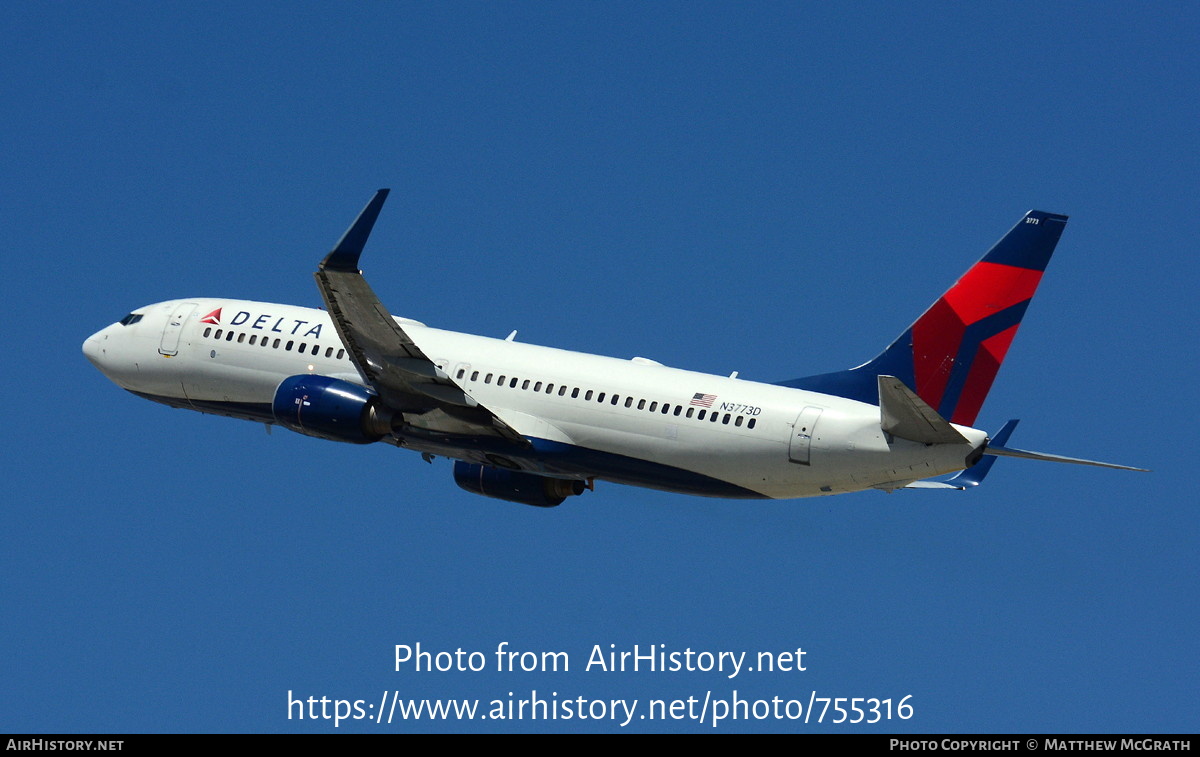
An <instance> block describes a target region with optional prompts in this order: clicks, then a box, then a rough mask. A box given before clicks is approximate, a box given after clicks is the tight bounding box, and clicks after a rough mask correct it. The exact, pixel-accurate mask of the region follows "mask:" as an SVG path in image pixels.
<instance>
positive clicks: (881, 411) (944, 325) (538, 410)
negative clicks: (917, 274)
mask: <svg viewBox="0 0 1200 757" xmlns="http://www.w3.org/2000/svg"><path fill="white" fill-rule="evenodd" d="M387 192H388V190H386V189H381V190H379V191H378V192H377V193H376V194H375V196H374V197H373V198H372V199H371V201H370V202H369V203H368V204H367V206H366V207H365V208H364V209H363V211H362V213H360V214H359V216H358V218H357V219H356V220H355V221H354V223H353V224H352V225H351V226H350V228H349V229H348V230H347V231H346V233H345V235H344V236H343V237H342V238H341V240H340V241H339V242H338V243H337V245H336V246H335V247H334V249H333V251H332V252H331V253H329V255H328V256H327V257H326V258H325V259H324V260H323V261H322V262H321V264H320V266H319V270H318V271H317V274H316V279H317V286H318V288H319V289H320V291H321V295H322V297H323V298H324V300H325V305H326V309H325V310H316V309H312V308H304V307H296V306H292V305H279V304H273V303H266V302H251V301H244V300H228V299H212V298H198V297H197V298H188V299H182V300H170V301H167V302H160V303H158V304H155V305H148V306H146V307H143V308H138V309H137V310H134V311H133V312H131V313H130V314H129V315H127V316H125V317H124V318H122V319H121V320H120V321H119V322H118V323H114V324H112V325H111V326H108V327H107V328H104V329H102V330H100V331H99V332H97V333H95V334H93V335H92V336H90V337H88V339H87V340H86V341H85V342H84V344H83V352H84V354H85V355H86V356H87V357H88V359H89V360H91V361H92V363H94V364H95V365H96V367H97V368H99V369H100V370H101V371H102V372H103V373H104V374H105V375H106V376H108V377H109V378H110V379H112V381H114V382H115V383H116V384H117V385H119V386H121V387H122V388H124V389H127V390H129V391H130V392H133V393H134V394H137V395H138V396H141V397H145V398H146V399H150V400H154V401H156V402H161V403H163V404H166V405H171V406H173V407H180V408H187V409H190V410H199V411H201V412H205V413H216V414H220V415H227V416H231V417H234V418H243V419H246V420H252V421H258V422H262V423H267V424H273V425H280V426H284V427H286V428H289V429H291V430H293V431H297V432H299V433H301V434H306V435H308V436H315V437H319V438H322V439H330V440H335V441H342V442H353V443H358V444H367V443H372V442H380V441H382V442H387V443H389V444H394V445H396V446H398V447H404V448H408V449H412V450H416V451H418V452H420V453H422V454H423V455H424V456H425V457H426V458H427V459H432V457H433V456H441V457H446V458H450V459H453V460H454V479H455V481H456V482H457V483H458V484H459V486H461V487H463V488H464V489H467V490H468V491H471V492H475V493H478V494H484V495H488V496H492V497H497V498H499V499H504V500H509V501H514V502H520V503H524V504H529V505H538V506H542V507H550V506H554V505H558V504H560V503H562V502H563V500H564V499H566V498H567V497H568V496H573V495H578V494H581V493H582V492H583V491H584V490H585V489H589V488H592V486H593V484H594V482H595V481H597V480H601V481H611V482H616V483H620V484H629V485H633V486H645V487H650V488H654V489H662V490H666V491H674V492H685V493H688V494H698V495H704V496H712V497H740V498H792V497H809V496H818V495H823V494H839V493H843V492H852V491H860V490H863V489H871V488H874V489H882V490H888V491H890V490H894V489H899V488H953V489H962V488H966V487H968V486H973V485H975V484H978V483H979V481H980V480H982V478H983V476H984V475H985V474H986V473H987V471H988V467H989V466H990V465H991V463H992V462H993V459H994V456H997V455H1001V456H1013V457H1025V458H1034V459H1040V460H1051V461H1056V462H1070V463H1084V464H1088V465H1099V466H1103V467H1111V468H1126V469H1128V470H1141V469H1137V468H1127V466H1120V465H1113V464H1110V463H1099V462H1094V461H1089V460H1079V459H1075V458H1065V457H1060V456H1057V455H1047V454H1044V453H1038V452H1029V451H1024V450H1017V449H1012V448H1010V447H1007V446H1005V444H1006V443H1007V439H1008V435H1009V433H1011V431H1012V427H1013V426H1014V425H1015V423H1016V422H1015V421H1010V422H1009V423H1008V424H1006V425H1005V427H1004V428H1003V429H1002V430H1001V431H1000V433H998V434H997V435H996V437H995V438H991V439H989V438H988V435H987V434H986V433H984V432H983V431H980V430H978V429H975V428H972V427H971V424H972V423H974V421H975V417H976V415H977V414H978V412H979V410H980V407H981V406H982V404H983V401H984V398H985V397H986V396H987V393H988V390H989V389H990V388H991V385H992V381H993V379H994V378H995V376H996V372H997V370H998V369H999V368H1000V364H1001V362H1002V361H1003V360H1004V356H1005V353H1006V352H1007V351H1008V348H1009V345H1010V344H1011V342H1012V339H1013V336H1014V335H1015V334H1016V332H1017V327H1018V326H1019V325H1020V322H1021V318H1022V316H1023V315H1024V314H1025V309H1026V307H1027V306H1028V305H1029V302H1030V299H1031V298H1032V297H1033V294H1034V291H1035V290H1036V289H1037V286H1038V283H1039V282H1040V280H1041V278H1042V273H1043V271H1044V270H1045V269H1046V264H1047V262H1048V261H1049V259H1050V255H1051V253H1052V252H1053V251H1054V248H1055V246H1056V245H1057V243H1058V239H1059V236H1060V235H1061V234H1062V232H1063V228H1064V226H1065V224H1066V221H1067V218H1066V216H1061V215H1054V214H1052V213H1043V212H1040V211H1030V212H1029V213H1027V214H1026V215H1025V217H1024V218H1022V219H1021V220H1020V221H1018V222H1017V225H1016V226H1014V227H1013V228H1012V230H1011V231H1009V232H1008V234H1006V235H1005V236H1004V237H1003V238H1002V239H1001V240H1000V241H999V242H997V243H996V245H995V246H994V247H993V248H992V249H991V250H990V251H989V252H988V253H987V254H986V255H985V256H984V257H983V259H982V260H980V261H979V262H978V263H976V264H975V265H974V266H973V267H972V268H971V269H970V270H968V271H967V273H966V274H965V275H964V276H963V277H962V278H961V279H959V280H958V282H957V283H955V284H954V285H953V286H952V287H951V288H950V289H949V290H948V291H947V292H946V293H945V294H944V295H942V297H940V298H939V299H938V300H937V302H935V303H934V304H933V305H932V306H931V307H930V308H929V309H928V310H927V311H925V313H924V314H923V315H921V317H920V318H918V319H917V321H916V322H915V323H914V324H913V325H912V326H911V327H910V328H909V329H908V330H906V331H905V332H904V333H903V334H901V335H900V337H899V338H897V339H896V341H894V342H893V343H892V344H891V345H890V346H889V347H888V348H887V349H885V350H884V351H883V352H882V353H880V355H879V356H878V357H876V358H875V359H873V360H871V361H869V362H867V363H865V364H863V365H861V366H859V367H857V368H851V369H849V370H844V371H839V372H836V373H827V374H822V375H819V376H810V377H808V378H801V379H795V380H791V381H783V382H779V383H776V384H764V383H757V382H753V381H745V380H741V379H738V378H737V377H736V375H735V376H729V377H725V376H713V375H708V374H703V373H695V372H692V371H685V370H679V369H676V368H669V367H667V366H664V365H661V364H659V363H657V362H655V361H653V360H647V359H644V358H633V359H632V360H621V359H617V358H609V357H600V356H597V355H588V354H583V353H578V352H568V351H565V350H559V349H553V348H550V347H538V346H534V345H529V344H523V343H519V342H516V341H514V340H513V339H512V338H511V336H510V338H508V339H492V338H488V337H482V336H472V335H469V334H460V333H455V332H451V331H443V330H440V329H436V328H431V327H429V326H426V325H425V324H423V323H420V322H417V321H413V320H408V319H405V318H397V317H394V316H392V315H390V314H389V313H388V311H387V309H386V308H385V307H384V306H383V304H382V303H381V302H380V301H379V298H378V297H377V296H376V295H375V293H374V292H373V291H372V290H371V288H370V286H369V285H368V284H367V282H366V280H365V279H364V278H363V276H362V272H361V271H359V269H358V262H359V257H360V255H361V254H362V251H363V247H364V245H365V243H366V241H367V237H368V236H369V234H370V232H371V229H372V228H373V227H374V224H375V220H376V218H378V216H379V211H380V209H381V208H382V206H383V203H384V200H385V199H386V197H387ZM955 472H958V473H957V475H955V476H954V477H953V478H950V479H949V480H945V481H931V480H927V479H930V478H931V477H935V476H941V475H944V474H950V473H955Z"/></svg>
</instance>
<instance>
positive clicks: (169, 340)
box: [158, 302, 199, 357]
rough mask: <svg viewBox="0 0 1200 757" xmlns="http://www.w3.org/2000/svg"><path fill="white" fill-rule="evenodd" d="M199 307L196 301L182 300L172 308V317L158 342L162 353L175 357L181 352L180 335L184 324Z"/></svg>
mask: <svg viewBox="0 0 1200 757" xmlns="http://www.w3.org/2000/svg"><path fill="white" fill-rule="evenodd" d="M197 307H199V306H198V305H197V304H196V303H194V302H180V303H177V304H176V305H175V307H174V308H173V309H172V310H171V317H170V318H168V319H167V325H166V326H164V327H163V333H162V340H161V341H160V342H159V343H158V352H159V354H160V355H166V356H168V357H173V356H175V355H178V354H179V337H180V335H181V334H182V333H183V326H184V324H185V323H187V320H188V318H190V317H191V315H192V313H193V312H195V310H196V308H197Z"/></svg>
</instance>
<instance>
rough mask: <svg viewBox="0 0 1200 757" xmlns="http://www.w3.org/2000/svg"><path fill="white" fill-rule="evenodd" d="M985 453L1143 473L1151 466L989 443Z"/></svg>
mask: <svg viewBox="0 0 1200 757" xmlns="http://www.w3.org/2000/svg"><path fill="white" fill-rule="evenodd" d="M983 454H985V455H996V456H998V457H1023V458H1025V459H1026V460H1046V461H1047V462H1051V463H1074V464H1076V465H1095V466H1098V467H1100V468H1116V469H1118V470H1135V471H1141V472H1143V473H1148V472H1149V470H1150V469H1149V468H1134V467H1133V466H1130V465H1117V464H1116V463H1101V462H1098V461H1096V460H1083V459H1081V458H1078V457H1063V456H1062V455H1047V454H1046V453H1045V452H1030V451H1029V450H1024V449H1012V448H1010V447H1001V446H1000V445H998V444H988V446H987V447H985V448H984V450H983Z"/></svg>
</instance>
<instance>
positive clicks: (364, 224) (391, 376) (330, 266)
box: [315, 189, 529, 446]
mask: <svg viewBox="0 0 1200 757" xmlns="http://www.w3.org/2000/svg"><path fill="white" fill-rule="evenodd" d="M387 195H388V190H386V189H381V190H379V191H378V192H376V193H375V196H374V197H372V198H371V201H370V202H368V203H367V206H366V207H365V208H363V210H362V212H361V213H359V215H358V218H356V219H355V220H354V223H353V224H351V225H350V228H349V229H347V230H346V233H345V234H343V235H342V238H341V240H339V241H338V243H337V245H335V246H334V248H333V251H332V252H330V253H329V255H327V256H326V257H325V259H324V260H323V261H321V265H320V267H319V269H318V271H317V273H316V274H315V276H316V280H317V287H318V288H319V289H320V290H321V297H322V298H324V300H325V306H326V307H327V309H328V310H329V314H330V316H331V317H332V318H333V324H334V327H335V328H336V329H337V332H338V336H340V337H341V339H342V344H343V345H345V347H346V351H347V352H348V353H349V355H350V359H351V360H352V361H353V362H354V366H355V368H357V369H358V373H359V375H360V376H362V379H363V381H365V382H366V383H367V385H368V386H370V387H371V388H372V389H374V390H375V391H376V392H377V393H378V394H379V397H380V399H382V400H383V402H384V404H386V405H387V406H388V407H390V408H391V409H393V410H395V411H398V412H399V413H401V414H402V416H403V418H404V421H405V424H406V426H407V427H408V430H409V431H410V432H417V433H421V432H432V433H433V434H456V435H469V436H498V437H502V438H504V439H507V440H509V441H512V442H517V443H518V444H521V445H523V446H525V445H528V444H529V442H528V440H526V439H525V438H524V437H523V436H521V435H520V434H519V433H517V432H516V431H515V430H514V429H513V428H512V427H511V426H509V425H508V424H507V423H505V422H504V421H502V420H500V418H498V417H497V416H496V415H495V414H494V413H492V412H491V411H490V410H488V409H487V408H484V407H482V406H481V405H479V403H478V402H476V401H475V400H474V399H473V398H472V397H470V396H468V395H467V394H466V393H465V392H464V391H463V390H462V389H461V388H460V387H459V386H458V385H457V384H455V383H454V381H453V380H451V378H450V377H449V376H448V375H447V374H446V372H445V371H443V370H442V369H441V368H439V367H438V366H437V365H435V364H434V363H433V361H431V360H430V359H429V357H428V356H427V355H425V353H424V352H422V351H421V348H420V347H418V346H417V344H416V343H415V342H414V341H413V340H412V339H411V338H410V337H409V335H408V334H407V333H405V331H404V328H403V326H401V325H400V323H398V322H397V321H396V319H395V318H394V317H393V316H392V315H391V313H389V312H388V310H387V308H385V307H384V306H383V303H382V302H380V301H379V297H378V296H376V294H375V292H374V291H373V290H372V289H371V286H370V285H369V284H368V283H367V280H366V279H365V278H363V275H362V271H360V270H359V269H358V259H359V257H360V256H361V255H362V251H363V247H364V245H365V244H366V242H367V237H368V236H370V234H371V229H372V227H374V225H375V220H376V219H377V218H378V217H379V210H380V208H382V207H383V202H384V200H386V199H387ZM402 433H403V432H402Z"/></svg>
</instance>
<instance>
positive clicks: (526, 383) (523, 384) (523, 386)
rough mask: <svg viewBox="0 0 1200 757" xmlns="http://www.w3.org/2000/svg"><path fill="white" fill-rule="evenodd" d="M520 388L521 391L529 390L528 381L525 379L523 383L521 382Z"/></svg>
mask: <svg viewBox="0 0 1200 757" xmlns="http://www.w3.org/2000/svg"><path fill="white" fill-rule="evenodd" d="M521 388H522V389H528V388H529V379H525V380H524V381H522V382H521Z"/></svg>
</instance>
